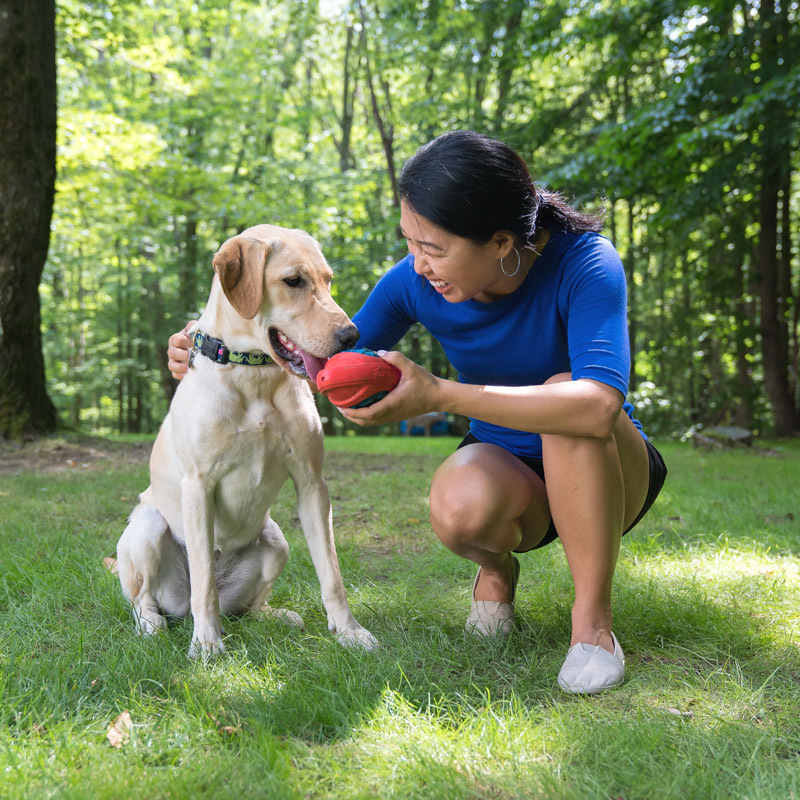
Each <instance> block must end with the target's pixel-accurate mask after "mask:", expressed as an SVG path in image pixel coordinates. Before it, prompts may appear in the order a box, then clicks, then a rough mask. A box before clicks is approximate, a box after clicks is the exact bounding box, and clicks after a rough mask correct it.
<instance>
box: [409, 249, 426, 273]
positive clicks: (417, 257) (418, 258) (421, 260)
mask: <svg viewBox="0 0 800 800" xmlns="http://www.w3.org/2000/svg"><path fill="white" fill-rule="evenodd" d="M412 255H413V256H414V272H416V273H417V275H424V274H425V273H426V272H428V271H429V269H428V261H427V259H426V258H425V255H424V254H423V253H419V252H417V253H412Z"/></svg>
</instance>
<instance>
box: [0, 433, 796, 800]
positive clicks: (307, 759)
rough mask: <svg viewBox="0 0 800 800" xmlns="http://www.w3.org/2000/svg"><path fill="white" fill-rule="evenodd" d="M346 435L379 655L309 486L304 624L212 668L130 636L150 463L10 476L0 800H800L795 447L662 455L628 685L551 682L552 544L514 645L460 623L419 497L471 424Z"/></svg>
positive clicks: (1, 501) (347, 559)
mask: <svg viewBox="0 0 800 800" xmlns="http://www.w3.org/2000/svg"><path fill="white" fill-rule="evenodd" d="M69 444H70V443H69V442H67V443H66V445H65V447H67V448H68V447H69ZM327 446H328V456H327V461H326V475H327V476H328V479H329V485H330V489H331V494H332V496H333V498H334V521H335V527H336V536H337V546H338V550H339V557H340V561H341V564H342V571H343V574H344V577H345V582H346V585H347V588H348V594H349V599H350V602H351V605H352V607H353V610H354V612H355V614H356V617H357V618H358V619H359V621H360V622H362V624H364V625H366V626H367V627H368V628H369V629H370V630H371V631H372V632H373V633H375V635H376V636H377V637H378V638H379V639H380V641H381V645H382V647H381V649H380V650H379V651H378V652H376V653H363V652H359V651H352V650H345V649H343V648H341V647H339V646H338V645H337V644H336V643H335V642H334V641H333V639H332V637H331V636H330V635H329V634H328V632H327V630H326V622H325V615H324V612H323V609H322V606H321V603H320V601H319V587H318V584H317V581H316V577H315V574H314V571H313V567H312V565H311V560H310V558H309V556H308V552H307V550H306V549H305V545H304V542H303V538H302V534H301V532H300V530H299V526H298V520H297V517H296V512H295V508H294V493H293V490H292V488H291V486H287V487H285V489H284V491H283V492H282V494H281V497H280V500H279V503H278V505H277V507H276V509H275V514H274V516H275V518H276V520H277V521H278V522H279V524H280V525H281V526H282V528H283V530H284V532H285V534H286V535H287V538H288V539H289V543H290V545H291V546H292V556H291V559H290V562H289V564H288V566H287V568H286V571H285V573H284V575H283V576H282V577H281V579H280V580H279V581H278V583H277V584H276V588H275V593H274V597H273V600H274V603H275V605H281V606H286V607H289V608H292V609H294V610H296V611H298V612H299V613H300V614H301V615H302V616H303V618H304V619H305V621H306V629H305V630H303V631H297V630H293V629H286V628H284V627H282V626H281V625H280V624H279V623H274V622H269V621H264V620H256V619H253V618H245V619H238V620H227V621H226V632H227V639H226V643H227V646H228V649H229V653H228V654H227V655H226V656H225V657H224V658H222V659H220V660H218V661H215V662H213V663H211V664H209V665H205V666H204V665H203V664H199V663H191V662H189V661H188V660H187V658H186V652H187V649H188V646H189V640H190V636H191V624H190V623H189V622H179V623H176V624H174V625H173V626H172V627H171V628H170V630H169V632H168V633H167V634H165V635H161V636H158V637H156V638H153V639H141V638H139V637H137V636H136V635H135V634H134V631H133V625H132V623H131V619H130V614H129V610H128V608H127V605H126V603H125V602H124V601H123V598H122V597H121V594H120V591H119V586H118V584H117V581H116V579H115V578H114V577H113V576H112V575H111V574H110V573H108V572H107V571H106V570H105V569H103V567H102V566H101V561H102V558H103V557H104V556H106V555H110V554H112V553H113V550H114V547H115V544H116V540H117V538H118V537H119V534H120V532H121V529H122V527H123V525H124V520H125V517H126V515H127V514H128V513H129V512H130V510H131V508H132V506H133V504H134V502H135V496H136V493H137V491H139V490H141V489H142V488H144V486H145V485H146V483H147V474H146V466H145V465H144V464H143V462H142V458H141V453H140V452H138V451H137V453H138V454H137V455H136V458H135V459H134V458H133V457H131V458H130V459H126V457H125V456H126V453H127V452H128V451H126V450H125V449H120V447H122V445H121V444H120V443H115V444H114V447H112V448H111V449H110V452H109V454H108V457H107V458H100V457H99V456H97V454H95V456H96V457H95V458H94V460H92V459H88V461H87V462H86V463H87V466H85V467H83V466H81V462H80V458H77V459H76V458H66V459H62V460H61V462H55V461H53V460H52V459H51V463H50V464H49V466H48V464H47V463H42V461H40V460H36V459H33V460H32V461H31V462H30V463H32V464H34V465H35V466H36V470H29V469H25V468H24V466H23V467H20V468H19V469H18V470H17V474H5V475H0V723H1V724H0V797H2V798H4V799H5V798H31V797H35V798H50V797H52V798H76V799H82V798H92V800H94V798H99V799H102V798H120V797H125V798H130V800H134V799H135V798H166V797H170V798H196V797H198V798H244V797H246V798H341V799H342V800H345V799H346V800H351V799H354V798H355V799H358V798H403V799H405V798H412V799H413V798H420V799H422V798H447V799H448V800H451V799H452V798H493V799H497V800H507V799H509V798H539V797H542V798H565V799H569V800H572V799H573V798H626V800H633V798H648V799H652V798H658V800H661V798H703V800H706V799H707V798H725V799H727V798H761V797H763V798H800V691H799V690H800V647H799V645H800V571H799V570H798V564H799V563H800V560H798V555H800V499H799V497H798V494H797V486H798V483H800V481H798V478H800V468H799V465H800V442H790V443H779V444H775V445H774V447H775V448H776V450H775V451H767V450H765V449H760V450H758V451H754V452H749V451H738V452H702V451H696V450H692V449H691V448H690V447H689V446H688V445H678V444H670V445H664V446H663V448H662V450H663V452H664V455H665V458H666V459H667V462H668V465H669V467H670V477H669V479H668V483H667V486H666V488H665V490H664V492H663V494H662V496H661V498H660V499H659V500H658V502H657V504H656V505H655V507H654V508H653V509H652V510H651V512H650V514H649V515H648V516H647V517H646V519H645V520H644V521H643V522H642V523H641V524H640V525H639V526H638V527H637V529H636V531H635V532H633V533H631V534H629V535H628V536H626V537H625V539H624V542H623V547H622V553H621V558H620V563H619V569H618V573H617V580H616V584H615V587H616V588H615V611H616V625H615V630H616V633H617V634H618V635H619V637H620V641H621V643H622V645H623V647H624V648H625V651H626V655H627V662H628V667H629V670H628V675H629V678H628V680H627V681H626V683H625V685H624V686H623V687H622V688H621V689H619V690H617V691H615V692H612V693H608V694H605V695H601V696H597V697H592V698H581V697H571V696H566V695H563V694H562V693H560V692H559V690H558V688H557V687H556V684H555V677H556V674H557V672H558V669H559V666H560V664H561V661H562V659H563V657H564V654H565V651H566V646H567V643H568V637H569V608H570V603H571V583H570V578H569V573H568V570H567V567H566V563H565V559H564V554H563V550H562V549H561V547H560V545H559V544H557V543H556V544H554V545H552V546H551V547H548V548H546V549H544V550H542V551H539V552H537V553H534V554H529V555H526V556H524V557H523V558H522V577H521V582H520V587H519V590H518V603H517V614H518V618H519V623H520V624H519V630H518V632H517V633H516V634H515V635H514V636H512V637H511V638H510V639H508V640H506V641H502V642H496V643H491V642H489V643H487V642H483V641H476V640H474V639H472V638H469V637H467V636H466V635H465V634H464V633H463V630H462V626H463V623H464V619H465V616H466V612H467V608H468V602H469V590H470V586H471V582H472V578H473V568H472V567H471V565H470V564H468V563H467V562H465V561H462V560H461V559H458V558H456V557H455V556H453V555H451V554H450V553H449V552H448V551H446V550H445V549H444V548H443V547H442V546H441V545H439V544H438V542H437V541H436V540H435V537H434V536H433V534H432V532H431V530H430V527H429V524H428V522H427V505H426V494H427V487H428V484H429V480H430V476H431V474H432V472H433V470H434V469H435V468H436V466H437V464H438V463H439V462H440V461H441V459H442V458H443V457H444V456H445V455H446V454H447V453H448V452H450V450H451V449H452V447H453V441H452V440H450V441H448V440H442V439H430V440H420V439H413V440H407V439H400V438H396V439H387V438H377V437H375V438H363V437H360V438H337V439H330V440H329V441H328V445H327ZM60 447H61V446H60V445H57V446H56V448H55V449H56V451H57V452H58V453H59V454H61V455H64V454H65V453H66V455H67V456H69V453H67V452H66V451H64V452H63V453H62V449H63V448H62V449H59V448H60ZM51 449H52V444H51ZM101 449H102V448H101ZM81 457H82V456H81ZM2 458H3V453H0V459H2ZM87 458H88V457H87ZM70 461H71V462H72V464H73V466H65V465H66V464H67V463H68V462H70ZM53 466H60V467H61V468H59V469H53V468H52V467H53ZM7 472H8V470H7ZM123 711H128V712H129V714H130V718H131V721H132V727H131V729H130V731H129V738H128V739H127V740H126V741H125V743H124V744H123V745H122V746H121V747H119V748H112V747H111V746H110V744H109V742H108V740H107V738H106V733H107V731H108V729H109V726H110V725H111V723H112V722H113V721H114V720H115V718H116V717H117V716H118V715H119V714H120V713H121V712H123Z"/></svg>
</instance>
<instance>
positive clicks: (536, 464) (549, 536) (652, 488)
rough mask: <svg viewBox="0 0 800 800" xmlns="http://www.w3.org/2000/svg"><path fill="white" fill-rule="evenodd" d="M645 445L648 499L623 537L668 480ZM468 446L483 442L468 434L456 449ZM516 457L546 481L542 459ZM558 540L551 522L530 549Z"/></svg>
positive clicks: (658, 457) (660, 462) (658, 458)
mask: <svg viewBox="0 0 800 800" xmlns="http://www.w3.org/2000/svg"><path fill="white" fill-rule="evenodd" d="M644 443H645V446H646V447H647V458H648V461H649V462H650V484H649V486H648V488H647V497H646V498H645V501H644V505H643V506H642V510H641V511H640V512H639V513H638V515H637V516H636V519H635V520H634V521H633V522H632V523H631V525H630V527H629V528H627V529H626V530H624V531H623V532H622V535H623V536H624V535H625V534H626V533H627V532H628V531H629V530H631V528H633V527H634V526H635V525H636V524H638V522H639V520H641V518H642V517H643V516H644V515H645V514H646V513H647V512H648V511H649V510H650V506H652V505H653V503H655V501H656V498H657V497H658V495H659V493H660V492H661V488H662V487H663V486H664V481H665V480H666V478H667V465H666V464H665V463H664V459H663V458H662V457H661V453H659V452H658V450H656V448H655V447H654V446H653V445H652V444H651V442H650V440H649V439H645V442H644ZM468 444H482V442H481V440H480V439H478V438H477V437H475V436H473V435H472V434H471V433H468V434H467V435H466V436H465V437H464V438H463V439H462V440H461V442H460V443H459V445H458V447H457V448H456V449H457V450H458V449H460V448H462V447H465V446H466V445H468ZM512 455H513V454H512ZM515 457H516V458H518V459H519V460H520V461H521V462H522V463H523V464H525V465H526V466H528V467H530V468H531V469H532V470H533V471H534V472H535V473H536V474H537V475H538V476H539V477H540V478H541V479H542V481H545V477H544V463H543V462H542V459H541V458H528V457H526V456H515ZM545 483H546V481H545ZM557 538H558V531H557V530H556V526H555V525H554V524H553V522H552V520H551V521H550V527H549V528H548V529H547V533H545V535H544V538H543V539H542V541H541V542H539V544H537V545H534V546H533V547H531V548H530V549H531V550H537V549H538V548H539V547H544V546H545V545H546V544H550V542H553V541H555V540H556V539H557ZM514 552H515V553H523V552H527V551H524V550H515V551H514Z"/></svg>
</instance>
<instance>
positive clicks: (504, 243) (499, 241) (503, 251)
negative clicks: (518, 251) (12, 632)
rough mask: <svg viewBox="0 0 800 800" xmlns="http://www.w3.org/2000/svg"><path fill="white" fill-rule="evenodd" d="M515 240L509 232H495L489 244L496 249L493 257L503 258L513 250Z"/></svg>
mask: <svg viewBox="0 0 800 800" xmlns="http://www.w3.org/2000/svg"><path fill="white" fill-rule="evenodd" d="M515 242H516V239H515V237H514V234H513V233H512V232H511V231H497V232H496V233H495V234H494V236H492V238H491V242H490V243H491V244H492V245H494V247H495V248H496V251H497V252H496V253H495V257H496V258H505V257H506V256H507V255H510V253H511V251H512V250H513V249H514V246H515Z"/></svg>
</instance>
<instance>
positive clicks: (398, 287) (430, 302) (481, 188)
mask: <svg viewBox="0 0 800 800" xmlns="http://www.w3.org/2000/svg"><path fill="white" fill-rule="evenodd" d="M399 183H400V192H401V197H402V202H401V215H400V225H401V228H402V231H403V235H404V236H405V237H406V239H407V241H408V247H409V251H410V254H409V255H408V256H407V257H406V258H404V259H403V260H402V261H400V262H399V263H398V264H396V265H395V266H394V267H393V268H392V269H391V270H390V271H389V272H388V273H387V274H386V275H385V276H384V277H383V278H381V280H380V281H379V282H378V284H377V286H376V287H375V289H374V290H373V292H372V293H371V295H370V296H369V298H368V299H367V302H366V303H365V305H364V307H363V308H362V309H361V311H359V312H358V314H357V315H356V316H355V317H354V318H353V321H354V322H355V323H356V325H357V326H358V328H359V331H360V333H361V339H360V340H359V347H368V348H372V349H375V350H381V351H383V350H388V349H389V348H391V347H392V346H394V345H395V344H396V342H397V341H399V340H400V338H401V337H402V336H403V334H404V333H405V332H406V331H407V330H408V328H409V327H410V326H411V325H412V324H413V323H414V322H421V323H422V324H423V325H424V326H425V327H426V328H427V329H428V330H429V331H430V332H431V334H433V336H434V337H436V339H438V341H439V342H440V343H441V345H442V347H443V349H444V351H445V353H446V355H447V357H448V359H449V360H450V362H451V363H452V364H453V366H454V367H455V368H456V369H457V370H458V373H459V382H458V383H455V382H452V381H447V380H443V379H439V378H436V377H434V376H433V375H432V374H431V373H429V372H427V371H426V370H424V369H423V368H421V367H419V366H418V365H416V364H414V363H412V362H411V361H409V360H408V359H407V358H405V357H404V356H402V355H401V354H400V353H397V352H388V353H385V354H384V353H382V354H383V355H384V356H385V358H386V360H387V361H389V362H391V363H392V364H394V365H395V366H396V367H398V368H399V369H400V370H401V372H402V378H401V381H400V383H399V385H398V387H397V388H396V389H395V390H394V391H392V392H390V393H389V394H388V395H387V396H386V397H385V398H384V399H383V400H381V401H380V402H379V403H376V404H375V405H373V406H371V407H368V408H363V409H347V410H343V411H342V413H343V414H344V416H345V417H347V419H349V420H351V421H352V422H354V423H356V424H358V425H378V424H383V423H387V422H396V421H398V420H403V419H407V418H409V417H413V416H416V415H419V414H422V413H426V412H429V411H448V412H452V413H455V414H462V415H464V416H467V417H469V418H470V433H469V434H468V435H467V436H466V438H465V439H464V440H463V441H462V442H461V444H460V445H459V447H458V449H457V450H456V452H454V453H453V454H452V455H451V456H450V457H449V458H447V459H446V460H445V462H444V463H443V464H442V465H441V466H440V467H439V469H438V470H437V471H436V473H435V475H434V477H433V482H432V485H431V493H430V508H431V523H432V525H433V529H434V531H435V532H436V535H437V536H438V537H439V539H440V540H441V541H442V543H443V544H444V545H445V546H447V547H448V548H450V549H451V550H452V551H453V552H454V553H456V554H458V555H460V556H462V557H464V558H467V559H469V560H470V561H474V562H475V563H476V564H477V565H478V573H477V575H476V577H475V582H474V584H473V595H472V605H471V608H470V613H469V617H468V619H467V629H468V630H469V631H470V632H472V633H475V634H477V635H481V636H499V635H507V634H509V633H510V632H511V630H512V629H513V624H514V605H513V604H514V593H515V588H516V584H517V579H518V576H519V561H518V560H517V558H516V557H515V555H514V554H515V553H524V552H527V551H528V550H533V549H535V548H538V547H542V546H544V545H545V544H548V543H550V542H552V541H553V540H554V539H555V538H556V537H558V538H560V539H561V542H562V544H563V546H564V551H565V553H566V556H567V561H568V564H569V568H570V571H571V573H572V578H573V582H574V585H575V601H574V604H573V607H572V639H571V643H570V648H569V650H568V654H567V657H566V660H565V661H564V664H563V666H562V668H561V671H560V673H559V676H558V683H559V686H561V688H562V689H564V690H565V691H569V692H577V693H594V692H600V691H603V690H605V689H610V688H613V687H615V686H618V685H620V684H621V683H622V681H623V679H624V675H625V663H624V655H623V652H622V648H621V647H620V645H619V642H617V640H616V637H615V636H614V634H613V633H612V630H611V623H612V612H611V584H612V579H613V575H614V568H615V565H616V561H617V554H618V552H619V544H620V537H621V536H622V534H623V532H626V531H628V530H630V528H631V527H633V525H635V524H636V523H637V522H638V521H639V520H640V519H641V518H642V516H643V515H644V513H645V512H646V511H647V509H648V508H649V507H650V506H651V505H652V503H653V501H654V500H655V498H656V496H657V495H658V493H659V491H660V489H661V486H662V485H663V482H664V478H665V476H666V468H665V467H664V462H663V460H662V459H661V456H660V455H659V454H658V452H657V451H656V450H655V448H654V447H653V446H652V444H651V443H650V442H649V441H647V437H646V436H645V435H644V433H643V431H642V428H641V425H640V424H639V423H638V422H637V421H636V420H635V419H634V418H633V415H632V412H633V409H632V407H631V405H630V404H629V403H625V402H624V398H625V394H626V391H627V378H628V373H629V369H630V357H629V346H628V336H627V320H626V290H625V275H624V270H623V268H622V264H621V262H620V259H619V256H618V255H617V253H616V251H615V250H614V248H613V246H612V245H611V243H610V242H609V241H608V240H607V239H605V238H604V237H602V236H600V235H598V231H599V230H600V227H601V226H600V223H599V221H598V220H597V219H595V218H593V217H589V216H586V215H583V214H580V213H578V212H577V211H575V210H574V209H572V208H570V207H569V206H568V205H566V204H565V203H564V202H563V201H562V200H561V199H560V198H559V197H558V196H557V195H552V194H548V193H545V192H542V191H540V190H538V189H537V188H535V186H534V184H533V182H532V180H531V177H530V175H529V173H528V170H527V167H526V166H525V164H524V162H523V161H522V159H521V158H520V157H519V156H518V155H517V154H516V153H515V152H514V151H513V150H511V149H510V148H509V147H507V146H506V145H504V144H502V143H501V142H498V141H496V140H493V139H490V138H488V137H486V136H483V135H481V134H477V133H474V132H471V131H454V132H451V133H447V134H444V135H443V136H440V137H438V138H437V139H434V140H433V141H432V142H429V143H428V144H427V145H425V146H423V147H422V148H420V150H419V151H418V152H417V153H416V154H415V155H414V156H413V157H412V158H411V159H410V160H409V161H408V162H407V163H406V165H405V166H404V167H403V170H402V173H401V175H400V179H399ZM170 344H171V347H170V351H169V354H170V358H171V362H170V368H171V369H172V370H173V372H175V373H176V376H178V375H179V374H180V373H181V372H184V371H185V363H184V362H185V360H186V352H185V349H186V348H188V346H189V341H188V338H186V337H184V336H182V334H175V335H174V336H173V337H171V339H170Z"/></svg>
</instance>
